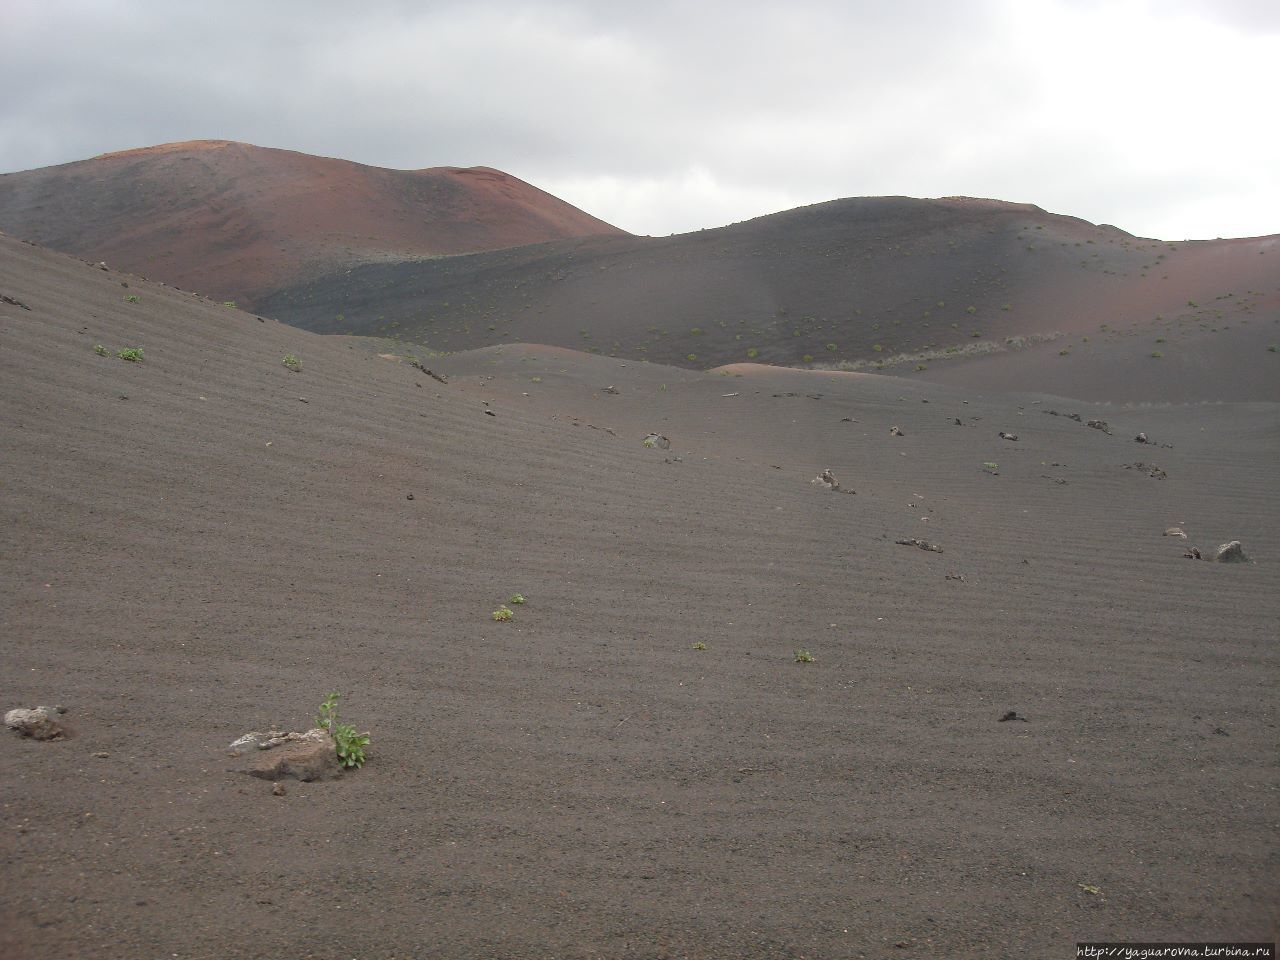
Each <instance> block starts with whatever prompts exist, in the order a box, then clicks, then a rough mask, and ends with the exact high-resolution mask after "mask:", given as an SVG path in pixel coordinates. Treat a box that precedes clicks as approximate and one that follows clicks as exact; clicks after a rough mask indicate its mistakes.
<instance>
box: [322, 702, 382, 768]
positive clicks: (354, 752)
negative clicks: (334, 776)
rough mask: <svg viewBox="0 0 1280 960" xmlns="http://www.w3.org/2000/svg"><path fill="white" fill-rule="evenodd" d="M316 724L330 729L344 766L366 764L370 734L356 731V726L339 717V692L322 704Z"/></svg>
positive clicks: (330, 734) (339, 759)
mask: <svg viewBox="0 0 1280 960" xmlns="http://www.w3.org/2000/svg"><path fill="white" fill-rule="evenodd" d="M316 726H317V727H320V728H322V729H324V730H328V731H329V736H331V737H333V742H334V743H335V744H336V745H337V748H338V763H339V764H340V765H341V766H344V767H356V768H359V767H362V766H364V748H365V747H367V746H368V745H369V734H367V733H356V728H355V727H354V726H353V725H352V724H349V723H342V722H340V721H339V719H338V694H336V693H331V694H329V695H328V696H327V697H325V698H324V702H323V703H322V704H320V713H319V715H318V716H317V717H316Z"/></svg>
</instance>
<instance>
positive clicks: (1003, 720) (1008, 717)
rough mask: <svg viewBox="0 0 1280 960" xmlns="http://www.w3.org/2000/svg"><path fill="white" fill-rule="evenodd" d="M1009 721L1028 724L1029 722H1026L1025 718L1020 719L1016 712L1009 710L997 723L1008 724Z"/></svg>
mask: <svg viewBox="0 0 1280 960" xmlns="http://www.w3.org/2000/svg"><path fill="white" fill-rule="evenodd" d="M1010 720H1021V721H1022V722H1023V723H1029V722H1030V721H1028V720H1027V718H1026V717H1020V716H1018V711H1016V710H1010V711H1009V712H1007V713H1006V714H1005V715H1004V716H1002V717H1001V718H1000V719H999V720H998V721H997V722H998V723H1008V722H1009V721H1010Z"/></svg>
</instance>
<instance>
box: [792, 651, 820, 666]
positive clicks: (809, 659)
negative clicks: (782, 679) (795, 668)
mask: <svg viewBox="0 0 1280 960" xmlns="http://www.w3.org/2000/svg"><path fill="white" fill-rule="evenodd" d="M795 658H796V663H813V661H814V659H815V657H814V655H813V654H812V653H810V652H809V651H808V650H797V651H796V652H795Z"/></svg>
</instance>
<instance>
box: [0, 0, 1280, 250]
mask: <svg viewBox="0 0 1280 960" xmlns="http://www.w3.org/2000/svg"><path fill="white" fill-rule="evenodd" d="M1275 9H1276V8H1275V6H1274V4H1272V3H1270V2H1250V0H1235V2H1222V0H1213V2H1210V0H1170V2H1168V3H1165V4H1162V5H1160V6H1156V5H1155V3H1154V2H1151V0H1108V2H1103V0H1098V2H1088V0H1081V2H1068V0H985V2H975V3H972V4H959V3H954V2H949V0H900V2H898V3H894V4H885V3H871V2H866V3H860V4H851V3H847V2H846V3H838V2H820V0H802V2H794V3H789V4H785V5H784V4H781V3H751V2H745V0H744V2H739V3H734V4H728V3H718V2H710V3H703V4H696V5H693V4H677V3H662V2H659V3H649V4H634V3H625V4H624V3H590V2H586V0H579V2H562V3H530V2H523V3H521V2H511V0H491V2H467V3H451V2H444V3H426V4H423V3H410V2H391V3H377V4H366V5H365V6H364V7H361V6H359V5H353V4H350V3H336V2H329V0H324V2H311V3H305V4H304V3H294V2H276V3H270V4H264V3H259V2H246V0H224V2H222V3H219V4H216V5H196V4H172V3H168V2H160V0H116V2H114V3H105V2H101V0H94V2H87V0H81V2H76V0H64V2H61V3H58V4H56V5H55V4H49V3H47V2H44V0H9V2H8V4H7V6H6V8H5V10H4V12H0V26H3V27H4V30H5V34H6V37H7V40H8V42H7V45H6V57H5V58H4V60H3V61H0V82H2V83H3V84H4V89H5V90H6V94H7V95H6V97H5V98H4V100H3V102H0V123H2V124H3V125H4V127H3V128H4V129H5V130H7V131H16V135H11V136H8V137H5V138H3V139H0V170H18V169H27V168H31V167H35V166H42V165H45V164H50V163H60V162H66V161H70V160H76V159H82V158H84V157H87V156H92V155H95V154H98V153H102V152H106V151H110V150H118V149H126V148H129V147H135V146H144V145H149V144H153V143H160V142H165V141H172V140H185V139H204V138H219V139H235V140H245V141H248V142H251V143H257V144H261V145H264V146H277V147H286V148H289V149H295V150H301V151H304V152H308V153H319V154H324V155H328V156H339V157H344V158H347V159H352V160H357V161H360V162H364V163H371V164H377V165H380V166H393V167H404V168H414V167H424V166H434V165H442V164H457V165H473V164H485V165H490V166H496V167H500V168H502V169H505V170H507V171H509V172H511V173H513V174H515V175H517V176H520V177H522V178H524V179H526V180H529V181H531V182H533V183H535V184H537V185H539V186H541V187H543V188H544V189H548V190H550V191H551V192H553V193H556V194H558V195H560V196H563V197H564V198H565V199H567V200H569V201H570V202H573V203H576V204H577V205H579V206H581V207H583V208H584V209H586V210H588V211H589V212H591V213H594V214H596V215H597V216H601V217H603V218H605V219H607V220H611V221H613V222H615V223H617V224H618V225H619V226H622V227H624V228H626V229H630V230H633V231H636V232H644V233H668V232H675V231H682V230H689V229H696V228H698V227H703V226H717V225H719V224H721V223H725V222H729V221H732V220H739V219H744V218H746V217H750V216H756V215H759V214H763V213H769V212H772V211H774V210H777V209H780V208H783V207H786V206H793V205H796V204H800V203H812V202H817V201H821V200H828V199H833V198H835V197H840V196H851V195H866V194H908V195H914V196H943V195H952V194H973V195H979V196H993V197H999V198H1001V199H1010V200H1019V201H1028V202H1035V203H1039V204H1040V205H1042V206H1045V207H1047V208H1049V209H1051V210H1055V211H1057V212H1062V213H1070V214H1073V215H1077V216H1083V217H1086V218H1088V219H1091V220H1095V221H1105V222H1111V223H1115V224H1116V225H1118V226H1121V227H1124V228H1125V229H1129V230H1132V231H1134V232H1137V233H1143V234H1148V235H1156V236H1162V237H1165V238H1169V239H1182V238H1184V237H1187V236H1219V235H1221V236H1226V235H1245V234H1258V233H1269V232H1275V231H1277V230H1280V174H1278V173H1277V172H1276V171H1275V169H1274V167H1275V165H1274V163H1273V162H1272V158H1273V157H1274V156H1276V155H1277V154H1280V134H1277V133H1276V132H1275V130H1274V129H1273V127H1274V125H1273V124H1271V123H1270V120H1269V115H1270V104H1269V102H1268V101H1269V99H1270V92H1271V90H1272V88H1273V87H1274V83H1273V80H1272V78H1271V76H1270V69H1271V67H1270V65H1271V64H1274V63H1276V62H1280V16H1278V15H1277V14H1276V12H1275Z"/></svg>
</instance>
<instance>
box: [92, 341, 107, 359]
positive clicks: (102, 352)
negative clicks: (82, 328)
mask: <svg viewBox="0 0 1280 960" xmlns="http://www.w3.org/2000/svg"><path fill="white" fill-rule="evenodd" d="M93 352H94V353H96V354H97V355H98V356H100V357H105V356H106V355H107V348H106V347H104V346H103V345H102V344H100V343H98V344H94V347H93Z"/></svg>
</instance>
